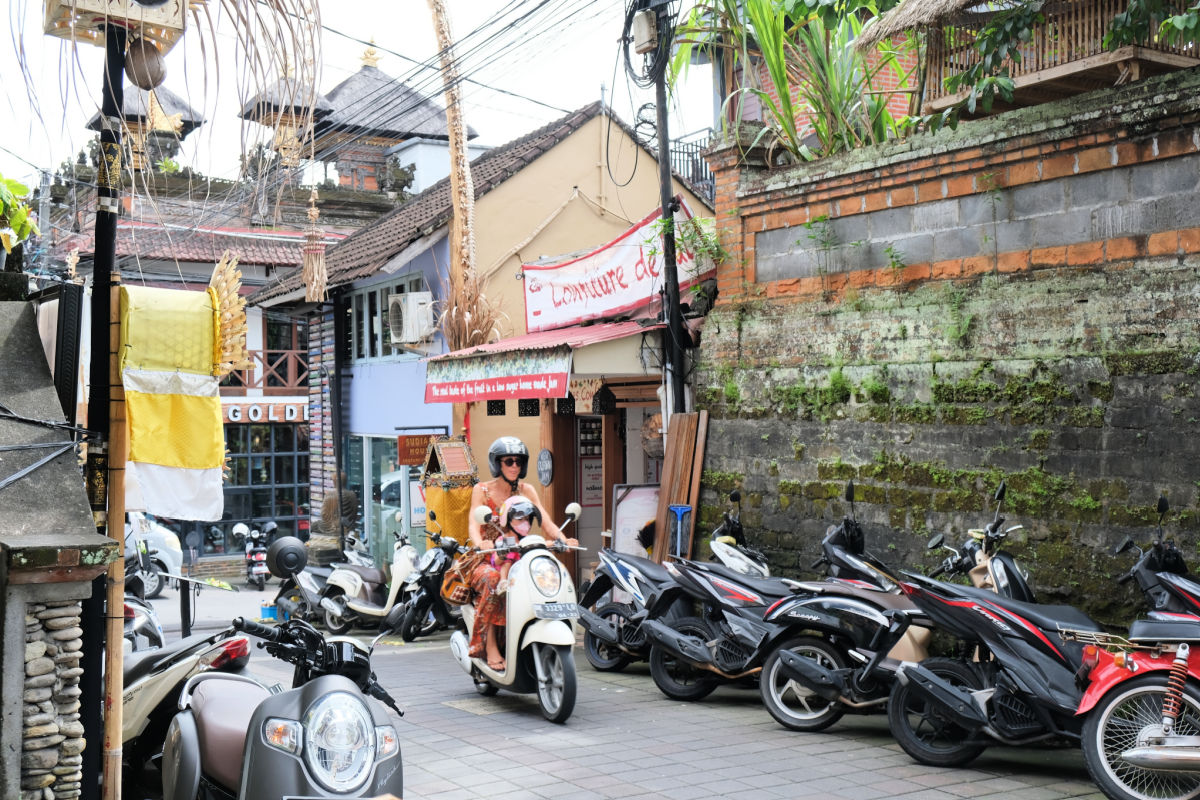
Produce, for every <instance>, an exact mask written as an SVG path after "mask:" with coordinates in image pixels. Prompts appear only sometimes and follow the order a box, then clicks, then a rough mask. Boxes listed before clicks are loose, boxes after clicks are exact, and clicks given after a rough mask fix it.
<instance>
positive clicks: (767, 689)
mask: <svg viewBox="0 0 1200 800" xmlns="http://www.w3.org/2000/svg"><path fill="white" fill-rule="evenodd" d="M784 650H790V651H792V652H793V653H795V654H796V655H799V656H803V657H804V658H811V659H812V660H813V661H815V662H817V663H818V664H820V665H821V666H823V667H825V668H827V669H835V670H836V669H842V668H843V667H845V666H846V664H845V661H844V660H843V658H842V654H841V653H840V652H839V651H838V649H837V648H836V647H834V646H833V645H831V644H829V643H828V642H826V641H824V640H823V639H817V638H815V637H812V636H798V637H796V638H795V639H789V640H788V641H786V642H784V643H783V645H782V646H781V647H780V648H779V649H778V650H776V651H775V652H773V653H771V655H769V656H767V660H766V662H765V663H764V664H763V670H762V678H761V679H760V680H759V684H758V688H759V692H760V693H761V694H762V701H763V705H764V706H766V707H767V711H768V712H769V713H770V714H771V716H772V717H774V718H775V721H776V722H778V723H779V724H780V725H782V726H783V727H785V728H788V729H789V730H793V731H807V732H810V733H811V732H815V731H821V730H825V729H826V728H828V727H829V726H830V725H832V724H833V723H835V722H837V721H838V720H839V719H841V718H842V714H843V713H844V710H843V708H842V705H841V703H839V702H837V701H835V700H826V699H825V698H824V697H822V696H821V695H819V694H817V693H816V692H814V691H811V690H810V689H809V688H808V687H806V686H803V685H801V683H800V682H799V681H796V680H793V679H791V678H789V677H788V676H787V675H785V674H784V672H783V670H782V669H780V666H779V654H780V653H781V652H783V651H784Z"/></svg>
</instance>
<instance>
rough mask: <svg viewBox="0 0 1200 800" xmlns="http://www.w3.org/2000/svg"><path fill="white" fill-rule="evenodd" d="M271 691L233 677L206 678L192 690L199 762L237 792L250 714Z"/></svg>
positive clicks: (209, 774)
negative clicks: (234, 679)
mask: <svg viewBox="0 0 1200 800" xmlns="http://www.w3.org/2000/svg"><path fill="white" fill-rule="evenodd" d="M270 695H271V693H270V692H269V691H267V689H266V687H264V686H259V685H258V684H254V683H247V682H245V681H231V680H207V681H204V682H203V683H199V684H197V685H196V687H195V689H194V690H193V691H192V710H193V714H195V718H196V734H197V736H198V737H199V739H200V763H201V764H203V765H204V772H205V774H207V775H208V776H209V777H210V778H212V779H214V780H215V781H216V782H217V783H219V784H220V785H221V786H224V787H225V788H227V789H231V790H232V791H233V793H234V794H238V792H239V790H240V789H241V784H242V756H243V755H244V754H245V749H246V732H247V731H248V730H250V718H251V717H252V716H254V711H255V709H257V708H258V704H259V703H261V702H262V701H263V700H265V699H267V698H268V697H270Z"/></svg>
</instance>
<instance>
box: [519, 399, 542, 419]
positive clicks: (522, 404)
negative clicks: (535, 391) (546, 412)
mask: <svg viewBox="0 0 1200 800" xmlns="http://www.w3.org/2000/svg"><path fill="white" fill-rule="evenodd" d="M540 413H541V401H539V400H538V399H537V398H536V397H535V398H527V399H521V400H518V401H517V416H518V417H536V416H538V415H539V414H540Z"/></svg>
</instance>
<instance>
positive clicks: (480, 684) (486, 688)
mask: <svg viewBox="0 0 1200 800" xmlns="http://www.w3.org/2000/svg"><path fill="white" fill-rule="evenodd" d="M475 691H477V692H479V693H480V694H481V695H483V696H484V697H491V696H493V695H494V694H496V692H498V691H500V689H499V688H498V687H496V686H493V685H492V684H490V683H488V682H487V681H484V680H478V679H477V680H476V681H475Z"/></svg>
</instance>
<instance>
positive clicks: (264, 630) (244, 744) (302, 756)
mask: <svg viewBox="0 0 1200 800" xmlns="http://www.w3.org/2000/svg"><path fill="white" fill-rule="evenodd" d="M306 561H307V553H306V551H305V549H304V544H303V543H302V542H301V541H300V540H299V539H296V538H293V537H284V538H281V539H279V540H277V541H276V542H275V543H274V544H273V545H271V548H270V549H269V551H268V558H267V563H268V566H269V567H271V572H272V574H273V575H275V576H277V577H280V578H283V577H287V576H288V575H291V574H294V573H295V572H298V571H299V570H301V569H303V568H304V564H305V562H306ZM233 628H234V629H235V630H238V631H242V632H245V633H248V634H250V635H252V636H257V637H260V638H262V639H264V640H265V642H263V643H260V646H261V647H263V648H264V649H265V650H266V651H267V653H269V654H270V655H272V656H274V657H275V658H279V659H281V660H283V661H287V662H288V663H290V664H292V665H293V667H294V670H293V673H292V688H291V690H289V691H279V692H275V693H273V690H272V688H270V687H268V686H266V685H264V684H262V683H260V682H259V681H257V680H254V679H253V678H250V677H247V676H241V675H224V674H219V673H212V672H205V673H201V674H198V675H194V676H193V677H191V678H189V679H188V681H187V683H186V684H185V685H184V688H183V691H182V692H181V694H180V696H179V703H178V708H179V711H178V713H177V714H176V715H175V717H174V718H173V719H172V720H171V724H170V728H169V729H168V731H167V736H166V745H165V747H164V750H163V769H162V771H163V798H164V800H199V798H208V797H222V798H225V797H230V798H232V797H236V798H239V800H258V798H264V797H296V798H300V797H303V798H334V797H374V796H377V795H383V794H388V793H390V794H393V795H395V796H397V797H400V796H402V792H403V788H404V787H403V783H404V775H403V769H402V767H401V761H400V739H399V736H398V735H397V732H396V726H395V724H394V720H393V718H392V717H391V716H390V715H389V714H388V711H387V709H386V708H384V704H386V705H388V706H390V707H391V708H392V709H393V710H395V712H396V713H397V714H400V713H401V712H400V710H399V708H397V706H396V702H395V700H393V699H392V697H391V696H390V695H389V694H388V693H387V691H386V690H384V688H383V687H382V686H380V685H379V683H378V682H377V681H376V680H375V674H374V672H373V671H372V670H371V650H370V648H368V647H367V646H365V645H363V644H362V643H361V642H359V641H358V640H357V639H353V638H349V637H340V636H331V637H329V638H328V639H326V638H325V637H323V636H322V635H321V634H320V633H319V632H318V631H317V630H316V629H315V628H313V627H312V625H310V624H308V623H307V622H305V621H304V620H300V619H291V620H288V621H287V622H284V623H282V624H280V625H277V626H275V627H269V626H266V625H260V624H258V623H256V622H251V621H248V620H244V619H242V618H240V617H239V618H238V619H235V620H234V621H233ZM385 633H386V632H385ZM382 635H384V633H381V634H380V636H382Z"/></svg>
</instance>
